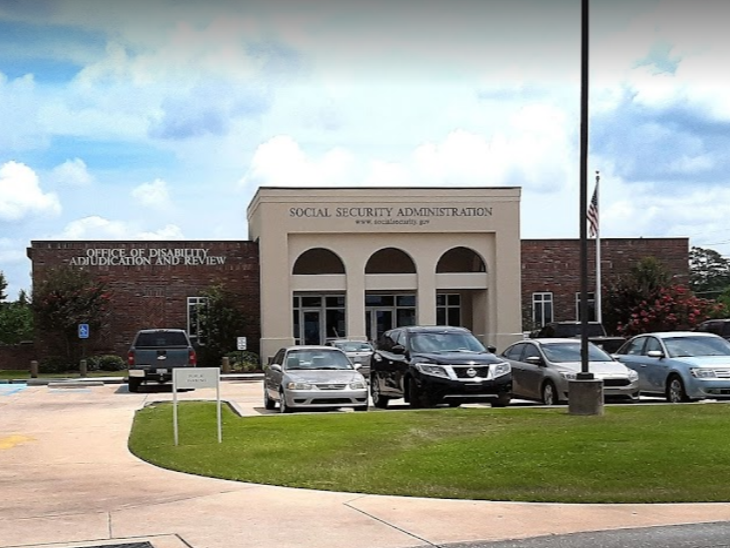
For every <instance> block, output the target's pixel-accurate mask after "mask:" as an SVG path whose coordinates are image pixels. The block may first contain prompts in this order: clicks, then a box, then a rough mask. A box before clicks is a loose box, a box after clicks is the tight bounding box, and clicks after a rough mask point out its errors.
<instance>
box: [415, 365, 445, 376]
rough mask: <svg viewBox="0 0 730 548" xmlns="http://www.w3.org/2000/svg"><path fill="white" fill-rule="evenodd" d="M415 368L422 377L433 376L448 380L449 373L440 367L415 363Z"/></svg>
mask: <svg viewBox="0 0 730 548" xmlns="http://www.w3.org/2000/svg"><path fill="white" fill-rule="evenodd" d="M415 366H416V369H418V370H419V371H420V372H421V373H423V374H424V375H433V376H434V377H443V378H445V379H448V378H449V373H448V372H447V371H446V368H445V367H444V366H442V365H434V364H432V363H417V364H415Z"/></svg>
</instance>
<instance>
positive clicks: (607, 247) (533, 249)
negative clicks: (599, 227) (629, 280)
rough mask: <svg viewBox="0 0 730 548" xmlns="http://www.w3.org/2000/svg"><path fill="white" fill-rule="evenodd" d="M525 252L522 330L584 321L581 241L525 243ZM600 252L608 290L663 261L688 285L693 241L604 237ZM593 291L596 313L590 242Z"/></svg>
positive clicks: (590, 245) (592, 243)
mask: <svg viewBox="0 0 730 548" xmlns="http://www.w3.org/2000/svg"><path fill="white" fill-rule="evenodd" d="M521 247H522V259H521V260H522V320H523V328H524V329H525V330H530V329H532V328H535V327H539V326H540V325H542V324H543V323H546V322H548V321H562V320H577V319H579V317H578V307H579V305H580V240H577V239H554V240H548V239H546V240H522V242H521ZM600 251H601V253H600V255H601V282H602V285H603V286H605V285H606V284H609V283H611V281H612V280H615V279H616V277H617V276H620V275H622V274H626V273H628V271H629V270H630V269H631V267H633V266H635V265H636V264H637V263H638V262H639V261H640V260H641V259H643V258H645V257H655V258H656V259H658V260H659V261H661V263H662V264H663V265H664V266H665V267H666V268H667V270H668V271H669V273H670V274H671V275H672V276H673V277H674V278H675V279H676V281H677V282H678V283H684V284H686V283H687V282H688V281H689V239H688V238H603V239H601V250H600ZM588 287H589V295H588V298H589V303H588V304H589V310H590V312H591V314H594V313H595V310H594V307H593V304H594V300H593V299H594V297H595V287H596V242H595V240H589V241H588ZM590 319H595V317H591V318H590Z"/></svg>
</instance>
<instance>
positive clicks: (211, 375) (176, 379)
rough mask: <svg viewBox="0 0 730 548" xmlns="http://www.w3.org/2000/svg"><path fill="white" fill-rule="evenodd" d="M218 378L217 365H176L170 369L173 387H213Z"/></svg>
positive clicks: (216, 384) (218, 370) (216, 383)
mask: <svg viewBox="0 0 730 548" xmlns="http://www.w3.org/2000/svg"><path fill="white" fill-rule="evenodd" d="M219 378H220V368H218V367H190V368H188V367H176V368H175V369H173V370H172V383H173V384H174V385H175V388H215V387H216V386H218V379H219Z"/></svg>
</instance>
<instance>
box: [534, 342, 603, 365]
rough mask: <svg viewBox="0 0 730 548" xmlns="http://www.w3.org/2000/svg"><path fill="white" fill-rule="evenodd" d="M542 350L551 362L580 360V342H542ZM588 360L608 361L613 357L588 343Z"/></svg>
mask: <svg viewBox="0 0 730 548" xmlns="http://www.w3.org/2000/svg"><path fill="white" fill-rule="evenodd" d="M542 351H543V352H545V356H546V357H547V359H548V360H549V361H551V362H553V363H568V362H579V361H581V355H580V343H579V342H574V343H573V342H570V343H550V344H543V345H542ZM588 361H591V362H610V361H613V358H611V356H609V355H608V354H606V352H604V351H603V350H601V349H600V348H598V347H597V346H596V345H594V344H589V345H588Z"/></svg>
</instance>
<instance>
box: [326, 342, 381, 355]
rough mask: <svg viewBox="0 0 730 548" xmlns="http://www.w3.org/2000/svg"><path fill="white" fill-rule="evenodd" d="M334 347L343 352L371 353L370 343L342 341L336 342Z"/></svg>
mask: <svg viewBox="0 0 730 548" xmlns="http://www.w3.org/2000/svg"><path fill="white" fill-rule="evenodd" d="M334 345H335V346H336V347H337V348H339V349H340V350H342V351H343V352H372V351H373V347H372V346H371V345H370V343H366V342H360V341H342V342H336V343H334Z"/></svg>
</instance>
